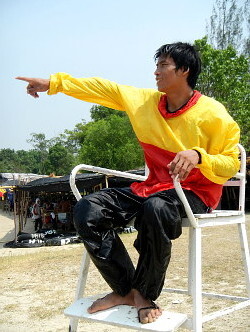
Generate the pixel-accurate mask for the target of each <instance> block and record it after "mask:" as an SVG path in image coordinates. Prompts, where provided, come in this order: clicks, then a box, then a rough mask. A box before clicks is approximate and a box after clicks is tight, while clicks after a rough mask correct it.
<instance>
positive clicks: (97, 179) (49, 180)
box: [18, 170, 144, 193]
mask: <svg viewBox="0 0 250 332" xmlns="http://www.w3.org/2000/svg"><path fill="white" fill-rule="evenodd" d="M131 173H135V174H140V175H143V174H144V170H136V171H131ZM132 182H134V180H129V179H124V178H119V177H108V183H109V187H124V186H129V185H130V184H131V183H132ZM105 183H106V180H105V175H103V174H97V173H83V174H77V175H76V185H77V188H78V189H79V191H83V190H88V189H89V188H93V187H95V186H97V185H100V184H102V185H104V186H105ZM18 190H22V191H29V192H34V193H37V192H48V193H52V192H70V191H71V189H70V185H69V175H66V176H63V177H45V178H41V179H37V180H34V181H31V182H29V183H27V184H26V185H19V186H18Z"/></svg>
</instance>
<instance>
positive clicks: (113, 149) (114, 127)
mask: <svg viewBox="0 0 250 332" xmlns="http://www.w3.org/2000/svg"><path fill="white" fill-rule="evenodd" d="M79 159H80V162H82V163H86V164H91V165H96V166H101V167H107V168H113V169H119V170H128V169H134V168H137V167H140V166H142V165H143V163H144V162H143V155H142V151H141V148H140V146H139V143H138V141H137V139H136V137H135V135H134V132H133V129H132V127H131V125H130V122H129V120H128V118H127V117H124V116H123V117H120V116H118V115H110V116H109V117H108V118H106V119H102V120H98V121H96V122H91V123H89V124H88V126H87V128H86V137H85V142H84V144H83V145H82V147H81V149H80V152H79Z"/></svg>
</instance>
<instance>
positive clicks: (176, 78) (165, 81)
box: [154, 56, 183, 93]
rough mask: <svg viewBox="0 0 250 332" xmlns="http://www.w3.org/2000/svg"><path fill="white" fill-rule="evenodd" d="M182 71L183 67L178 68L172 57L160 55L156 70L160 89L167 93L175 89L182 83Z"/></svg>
mask: <svg viewBox="0 0 250 332" xmlns="http://www.w3.org/2000/svg"><path fill="white" fill-rule="evenodd" d="M182 73H183V71H182V70H181V69H178V70H176V66H175V62H174V60H173V59H172V58H170V57H164V56H161V57H159V58H158V61H157V63H156V70H155V72H154V74H155V79H156V84H157V87H158V90H159V91H161V92H165V93H167V92H169V91H171V90H173V89H175V88H176V87H177V86H178V85H179V83H180V77H181V76H182V75H181V74H182Z"/></svg>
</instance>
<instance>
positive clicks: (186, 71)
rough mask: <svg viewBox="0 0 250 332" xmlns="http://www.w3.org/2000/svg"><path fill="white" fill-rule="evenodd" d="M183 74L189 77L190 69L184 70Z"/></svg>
mask: <svg viewBox="0 0 250 332" xmlns="http://www.w3.org/2000/svg"><path fill="white" fill-rule="evenodd" d="M182 73H183V75H188V74H189V67H188V68H187V69H186V70H185V69H184V68H183V70H182Z"/></svg>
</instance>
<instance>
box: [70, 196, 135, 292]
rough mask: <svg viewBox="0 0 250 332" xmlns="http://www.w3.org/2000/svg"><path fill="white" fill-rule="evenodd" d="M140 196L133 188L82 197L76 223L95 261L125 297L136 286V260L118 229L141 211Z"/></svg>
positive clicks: (108, 281)
mask: <svg viewBox="0 0 250 332" xmlns="http://www.w3.org/2000/svg"><path fill="white" fill-rule="evenodd" d="M140 206H141V204H140V198H139V197H138V196H136V195H133V194H132V193H131V192H130V191H129V190H128V191H126V190H125V191H122V190H119V191H117V190H115V189H114V190H113V189H107V190H102V191H100V192H98V193H94V194H91V195H89V196H86V197H85V198H83V199H81V200H80V201H79V202H78V203H77V204H76V206H75V208H74V223H75V227H76V230H77V231H78V233H79V234H80V236H81V237H82V239H83V241H84V245H85V247H86V250H87V251H88V253H89V255H90V257H91V259H92V261H93V262H94V264H95V265H96V267H97V268H98V270H99V271H100V273H101V274H102V276H103V278H104V279H105V280H106V282H107V283H108V284H109V286H110V287H111V288H112V290H113V291H114V292H116V293H118V294H120V295H122V296H124V295H126V294H127V293H128V292H129V291H130V290H131V288H132V280H133V276H134V271H135V269H134V266H133V263H132V261H131V259H130V257H129V255H128V253H127V250H126V249H125V247H124V245H123V243H122V241H121V239H120V238H119V236H118V234H117V233H116V231H115V230H114V228H115V227H124V226H125V225H126V224H127V223H128V222H129V221H130V220H131V219H132V218H133V217H134V216H135V215H136V214H137V211H138V210H139V208H140Z"/></svg>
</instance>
